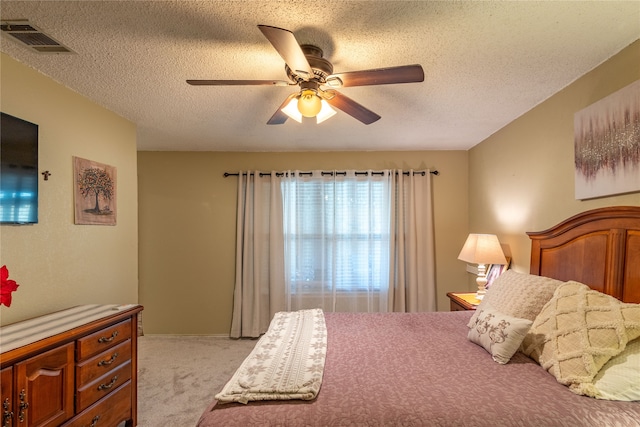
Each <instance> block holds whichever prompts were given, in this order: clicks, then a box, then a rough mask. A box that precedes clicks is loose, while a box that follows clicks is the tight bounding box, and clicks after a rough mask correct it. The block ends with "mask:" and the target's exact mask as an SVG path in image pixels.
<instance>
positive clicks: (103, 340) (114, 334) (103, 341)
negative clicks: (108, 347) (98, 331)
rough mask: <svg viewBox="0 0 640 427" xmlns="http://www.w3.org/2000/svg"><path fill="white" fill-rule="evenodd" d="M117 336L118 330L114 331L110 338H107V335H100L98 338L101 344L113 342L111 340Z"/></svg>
mask: <svg viewBox="0 0 640 427" xmlns="http://www.w3.org/2000/svg"><path fill="white" fill-rule="evenodd" d="M117 336H118V331H113V333H112V334H111V336H110V337H109V338H107V337H100V338H99V339H98V342H99V343H100V344H102V343H105V342H111V341H113V339H114V338H115V337H117Z"/></svg>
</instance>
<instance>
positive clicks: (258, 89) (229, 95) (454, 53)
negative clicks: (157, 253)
mask: <svg viewBox="0 0 640 427" xmlns="http://www.w3.org/2000/svg"><path fill="white" fill-rule="evenodd" d="M0 16H1V17H2V19H3V20H11V19H28V20H29V21H30V23H31V24H33V25H36V26H38V27H39V28H40V29H41V30H43V31H44V32H45V33H46V34H48V35H49V36H51V37H53V38H54V39H56V40H58V41H59V42H61V43H62V44H64V45H65V46H67V47H69V48H70V49H72V50H73V51H74V52H75V53H74V54H39V53H35V52H33V51H31V50H30V49H28V48H26V47H24V46H23V45H21V44H19V43H17V42H15V41H13V40H10V39H9V38H8V37H6V36H5V35H3V36H2V37H1V38H0V41H1V45H0V47H1V50H2V51H3V52H5V53H7V54H8V55H10V56H11V57H13V58H15V59H17V60H18V61H20V62H22V63H24V64H27V65H29V66H30V67H33V68H35V69H37V70H39V71H40V72H42V73H43V74H45V75H47V76H50V77H51V78H53V79H54V80H56V81H58V82H60V83H62V84H63V85H64V86H66V87H69V88H71V89H72V90H74V91H76V92H78V93H80V94H82V95H84V96H86V97H88V98H89V99H91V100H93V101H95V102H96V103H98V104H100V105H102V106H104V107H106V108H108V109H109V110H112V111H114V112H116V113H117V114H119V115H121V116H122V117H125V118H127V119H129V120H130V121H132V122H134V123H136V124H137V126H138V149H139V150H202V151H312V150H323V151H324V150H432V149H445V150H458V149H469V148H471V147H473V146H474V145H476V144H478V143H479V142H480V141H482V140H483V139H485V138H486V137H488V136H489V135H491V134H492V133H494V132H496V131H497V130H499V129H500V128H501V127H503V126H504V125H506V124H507V123H509V122H510V121H512V120H514V119H515V118H517V117H519V116H520V115H522V114H524V113H526V112H527V111H529V110H530V109H531V108H533V107H534V106H536V105H537V104H539V103H540V102H542V101H544V100H545V99H547V98H548V97H549V96H551V95H553V94H554V93H556V92H557V91H559V90H561V89H562V88H564V87H566V86H567V85H569V84H570V83H571V82H573V81H574V80H576V79H577V78H579V77H580V76H582V75H584V74H585V73H587V72H588V71H590V70H592V69H593V68H594V67H596V66H597V65H599V64H601V63H602V62H604V61H605V60H607V59H608V58H610V57H611V56H613V55H614V54H616V53H617V52H619V51H620V50H621V49H623V48H624V47H626V46H627V45H629V44H630V43H632V42H633V41H635V40H637V39H638V38H640V2H638V1H623V2H612V1H605V2H598V1H571V2H558V1H543V2H529V1H513V2H492V1H477V2H476V1H473V2H466V1H457V2H448V1H437V2H436V1H322V2H318V1H293V0H289V1H11V0H2V1H1V2H0ZM258 24H265V25H271V26H276V27H281V28H286V29H289V30H291V31H293V33H294V34H295V36H296V38H297V40H298V41H299V42H300V43H301V44H304V43H310V44H314V45H317V46H319V47H320V48H322V49H323V50H324V53H325V58H327V59H329V60H330V61H331V62H332V63H333V67H334V71H335V72H346V71H356V70H366V69H374V68H384V67H391V66H398V65H408V64H421V65H422V67H423V68H424V71H425V81H424V82H422V83H410V84H396V85H384V86H367V87H350V88H343V89H341V92H342V93H343V94H345V95H347V96H348V97H350V98H352V99H353V100H355V101H357V102H359V103H360V104H362V105H364V106H365V107H367V108H369V109H370V110H372V111H374V112H376V113H378V114H379V115H381V116H382V119H380V120H379V121H377V122H375V123H373V124H371V125H363V124H362V123H360V122H359V121H357V120H355V119H353V118H352V117H350V116H348V115H347V114H345V113H343V112H340V111H339V112H338V114H337V115H336V116H334V117H332V118H331V119H329V120H327V121H326V122H324V123H322V124H319V125H317V124H315V123H313V122H312V121H311V120H306V121H304V122H303V123H301V124H299V123H297V122H295V121H293V120H288V121H287V122H286V123H285V124H283V125H277V126H273V125H272V126H268V125H266V122H267V120H269V118H270V117H271V115H272V114H273V113H274V112H275V110H276V109H277V108H278V106H279V105H280V104H281V103H282V102H283V101H284V99H285V98H286V97H287V96H288V95H289V94H290V93H292V92H294V91H295V87H270V86H231V87H220V86H216V87H211V86H209V87H203V86H190V85H188V84H186V83H185V80H186V79H275V80H286V74H285V71H284V62H283V60H282V59H281V57H280V56H279V55H278V53H277V52H276V51H275V49H274V48H273V46H272V45H271V44H270V43H269V42H268V41H267V39H266V38H265V37H264V36H263V35H262V33H261V32H260V31H259V30H258V28H257V25H258ZM34 102H36V100H34Z"/></svg>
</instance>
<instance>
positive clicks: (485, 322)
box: [467, 304, 533, 365]
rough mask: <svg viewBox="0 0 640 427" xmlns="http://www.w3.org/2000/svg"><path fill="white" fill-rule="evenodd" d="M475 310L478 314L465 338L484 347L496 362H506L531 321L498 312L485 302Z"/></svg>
mask: <svg viewBox="0 0 640 427" xmlns="http://www.w3.org/2000/svg"><path fill="white" fill-rule="evenodd" d="M477 311H478V316H477V317H476V321H475V323H474V325H473V326H472V327H471V328H470V329H469V334H468V335H467V338H469V341H471V342H473V343H475V344H478V345H480V346H482V347H484V349H485V350H487V351H488V352H489V353H490V354H491V356H492V357H493V360H495V361H496V362H498V363H500V364H502V365H504V364H505V363H508V362H509V360H511V357H512V356H513V355H514V354H515V352H516V351H518V348H519V347H520V344H521V343H522V340H523V339H524V337H525V336H526V335H527V331H528V330H529V328H531V325H532V324H533V322H532V321H531V320H527V319H518V318H516V317H511V316H508V315H506V314H503V313H500V312H499V311H497V310H494V309H493V308H492V307H490V306H488V305H486V304H485V306H484V308H482V309H477Z"/></svg>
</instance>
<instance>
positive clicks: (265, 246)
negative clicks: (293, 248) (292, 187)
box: [230, 172, 285, 338]
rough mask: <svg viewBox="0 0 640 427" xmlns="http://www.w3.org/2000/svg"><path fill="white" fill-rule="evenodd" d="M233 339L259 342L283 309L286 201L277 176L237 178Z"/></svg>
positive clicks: (243, 175) (261, 175) (240, 174)
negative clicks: (251, 339)
mask: <svg viewBox="0 0 640 427" xmlns="http://www.w3.org/2000/svg"><path fill="white" fill-rule="evenodd" d="M237 215H238V216H237V228H236V230H237V231H236V282H235V289H234V295H233V318H232V322H231V333H230V336H231V337H232V338H239V337H258V336H260V334H263V333H264V332H266V331H267V329H268V327H269V323H270V321H271V319H272V318H273V315H274V314H275V313H276V312H278V311H283V310H284V309H285V305H284V301H285V297H284V242H283V231H282V197H281V191H280V178H279V177H278V176H276V173H275V172H274V173H271V174H261V173H260V172H247V173H244V174H243V173H242V172H240V173H239V174H238V213H237Z"/></svg>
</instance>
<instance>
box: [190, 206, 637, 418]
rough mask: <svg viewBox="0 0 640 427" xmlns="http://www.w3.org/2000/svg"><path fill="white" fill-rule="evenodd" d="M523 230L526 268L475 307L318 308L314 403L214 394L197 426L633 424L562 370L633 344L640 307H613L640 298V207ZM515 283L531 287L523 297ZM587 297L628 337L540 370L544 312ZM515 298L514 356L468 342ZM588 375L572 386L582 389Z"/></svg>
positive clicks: (620, 405)
mask: <svg viewBox="0 0 640 427" xmlns="http://www.w3.org/2000/svg"><path fill="white" fill-rule="evenodd" d="M528 234H529V237H530V238H531V242H532V246H531V247H532V251H531V265H530V274H523V273H515V272H511V271H510V270H509V271H507V272H505V273H504V274H503V275H502V276H500V278H498V279H496V282H494V284H493V285H492V288H491V290H490V291H489V292H488V293H487V296H486V297H485V300H484V301H483V303H482V304H483V305H481V306H479V307H478V309H477V310H476V311H475V312H471V311H456V312H438V313H415V314H408V313H378V314H374V313H324V319H325V323H326V344H327V345H326V359H325V363H324V372H323V376H322V384H321V387H320V390H319V393H318V394H317V396H315V398H314V399H312V400H287V401H252V402H249V403H248V404H241V403H221V402H218V401H216V400H214V401H213V403H212V404H211V405H210V406H209V407H208V408H206V410H205V411H204V413H203V414H202V416H201V418H200V420H199V422H198V426H199V427H207V426H247V425H264V426H302V425H304V426H333V425H366V426H400V425H401V426H419V425H428V426H494V427H495V426H571V427H573V426H640V401H618V400H606V399H603V398H594V397H589V395H588V394H589V393H590V392H592V391H589V390H587V391H586V392H585V390H582V392H581V393H583V394H577V392H576V389H572V387H574V386H575V385H576V382H575V381H576V380H575V378H578V377H579V378H582V377H580V375H578V374H576V375H578V376H577V377H576V375H573V376H571V375H569V376H568V377H567V374H566V373H568V372H570V371H569V370H568V369H565V365H563V363H574V364H575V361H576V360H578V361H582V362H585V360H586V359H589V363H586V362H585V363H584V364H582V363H581V364H580V368H581V369H587V370H589V369H593V368H594V366H593V365H594V364H595V365H596V366H595V368H596V370H597V371H598V375H602V373H603V372H608V371H610V370H611V371H612V370H613V368H610V366H611V364H612V363H613V362H616V363H617V362H619V361H620V360H621V359H620V358H621V357H622V356H623V355H624V354H625V352H624V350H625V348H626V350H627V351H628V350H629V349H631V348H632V346H635V345H637V344H638V343H640V338H638V336H639V335H640V325H639V324H638V323H637V322H636V323H634V322H635V320H634V319H635V318H633V315H635V314H634V313H636V314H637V310H636V309H637V308H639V307H640V306H635V305H630V304H622V303H621V302H626V303H640V207H610V208H601V209H595V210H591V211H587V212H584V213H582V214H579V215H576V216H574V217H572V218H569V219H568V220H566V221H563V222H562V223H560V224H558V225H557V226H555V227H553V228H550V229H548V230H545V231H542V232H532V233H528ZM507 273H509V274H507ZM505 275H506V276H505ZM503 278H504V280H503V283H502V284H499V283H498V280H501V279H503ZM573 281H577V282H581V283H582V284H586V285H588V287H587V286H584V285H582V284H580V283H576V282H573ZM522 286H529V287H530V288H531V289H534V288H535V290H534V291H531V292H526V294H527V297H521V295H519V294H523V292H522V291H521V289H522ZM519 287H520V288H519ZM494 288H496V289H502V291H499V290H496V291H494ZM596 291H597V292H596ZM603 294H608V295H612V296H614V297H615V298H616V299H615V300H614V299H613V298H610V297H606V296H604V295H603ZM492 295H493V296H492ZM594 296H597V297H601V296H602V298H606V299H607V300H606V301H607V303H611V305H612V307H614V308H615V310H619V311H617V313H618V314H619V313H625V314H624V315H619V316H618V317H619V318H621V319H622V320H620V319H618V320H616V322H618V323H619V324H620V325H622V326H621V327H622V330H623V332H624V331H627V332H628V333H629V335H628V336H625V337H626V338H625V340H623V341H624V342H622V341H620V340H621V338H620V337H618V345H619V347H625V348H622V349H620V348H618V350H616V351H615V352H613V353H611V354H609V355H608V356H606V357H605V356H603V355H602V354H601V353H602V352H594V353H590V354H589V357H588V358H585V357H584V355H583V357H582V358H580V357H578V358H577V359H575V358H572V357H564V356H565V355H566V354H567V353H562V352H560V353H561V354H558V355H556V356H557V357H556V359H562V360H560V361H557V360H555V361H554V362H553V363H551V364H550V365H549V363H550V362H549V361H550V360H551V358H547V356H546V351H547V349H548V348H551V346H550V345H549V344H548V343H549V342H552V341H551V339H550V338H549V336H550V335H549V334H547V333H546V332H545V327H548V325H549V322H548V319H549V318H550V317H551V318H552V317H553V316H561V315H564V316H565V317H566V313H564V312H561V307H562V301H565V302H566V301H573V300H571V298H585V300H587V299H588V300H589V301H591V300H592V298H593V297H594ZM589 298H591V299H589ZM520 299H523V300H527V302H526V303H525V304H524V305H523V306H522V305H521V306H520V307H519V308H518V309H522V307H525V308H524V310H525V311H526V314H524V315H523V316H524V317H525V319H524V320H527V321H528V322H529V323H528V329H527V330H526V331H525V332H524V334H525V335H526V336H525V338H524V339H523V340H522V342H521V343H518V347H517V350H518V351H515V353H514V354H512V355H511V356H509V357H508V358H507V361H506V362H505V363H497V362H496V359H495V358H496V357H499V356H500V355H495V354H494V355H493V357H492V354H493V353H494V350H495V348H496V347H491V348H487V349H485V348H484V347H483V345H482V344H481V342H472V341H471V340H470V336H471V332H470V331H473V330H474V327H475V326H474V325H476V326H477V325H479V324H481V323H482V322H481V321H480V320H479V319H483V317H482V316H485V318H484V319H490V317H486V316H487V313H491V312H492V311H491V310H493V309H495V308H496V307H499V308H500V309H501V312H502V311H503V312H504V313H502V314H501V312H497V314H498V316H499V315H504V316H507V314H515V312H513V311H510V310H512V308H509V307H508V306H509V305H510V304H511V305H515V306H517V305H518V304H519V301H520ZM534 299H535V301H534ZM515 300H518V302H514V301H515ZM539 300H544V301H539ZM505 304H506V305H505ZM565 305H566V304H565ZM569 305H571V306H578V305H580V307H582V306H583V305H584V304H583V303H580V304H577V303H576V304H574V303H571V304H569ZM587 309H588V307H587ZM572 310H573V309H572ZM516 311H517V310H516ZM505 313H507V314H505ZM519 313H520V314H522V312H519ZM594 313H596V314H598V315H601V314H602V312H600V311H597V312H594ZM607 313H608V311H607ZM592 314H593V313H592ZM627 315H629V316H627ZM527 316H528V319H526V317H527ZM507 318H508V319H512V317H507ZM540 319H543V320H540ZM563 319H564V318H563ZM519 320H523V319H519ZM625 322H626V323H625ZM525 323H526V322H525ZM558 324H559V323H558ZM625 325H626V326H625ZM616 327H617V326H616ZM625 327H626V328H627V329H624V328H625ZM476 329H477V328H476ZM478 330H479V329H478ZM589 330H590V331H596V332H598V333H599V331H603V330H604V329H598V328H596V329H589ZM527 331H528V332H527ZM616 331H617V332H618V335H619V332H620V330H619V329H617V330H616ZM533 332H535V333H533ZM509 335H510V336H514V335H517V334H512V333H511V331H510V334H509ZM541 337H547V338H545V339H546V341H545V339H543V338H541ZM570 337H571V335H563V336H561V337H560V338H558V337H556V339H563V340H564V339H568V338H570ZM496 342H499V341H496ZM545 342H546V343H547V344H546V347H545V344H544V343H545ZM563 342H564V341H563ZM567 342H570V341H567ZM621 342H622V345H620V343H621ZM541 343H542V344H541ZM494 344H495V342H494ZM627 347H628V348H627ZM553 348H555V349H556V350H557V349H558V348H562V345H561V346H560V347H553ZM558 351H560V350H558ZM525 352H526V353H527V354H528V355H525V354H524V353H525ZM614 353H615V354H614ZM620 353H622V354H620ZM585 354H586V353H585ZM561 356H562V357H561ZM569 356H571V355H569ZM534 359H535V360H534ZM604 359H606V360H604ZM536 360H537V361H536ZM603 360H604V362H603ZM624 360H626V358H625V359H624ZM583 365H584V366H583ZM614 365H615V363H614ZM543 366H546V367H543ZM567 366H568V365H567ZM560 368H562V369H560ZM554 369H555V371H554ZM560 371H561V372H562V374H560ZM563 375H564V376H563ZM591 377H594V375H591ZM567 378H569V379H568V380H567ZM595 378H598V377H597V376H595ZM595 378H592V379H590V380H589V381H586V382H580V383H578V384H579V385H580V386H581V387H582V386H584V385H585V384H588V385H591V384H592V383H594V382H595V381H596V380H595ZM567 381H568V383H567ZM580 381H582V380H580ZM587 389H588V387H587ZM584 394H587V395H584Z"/></svg>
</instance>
